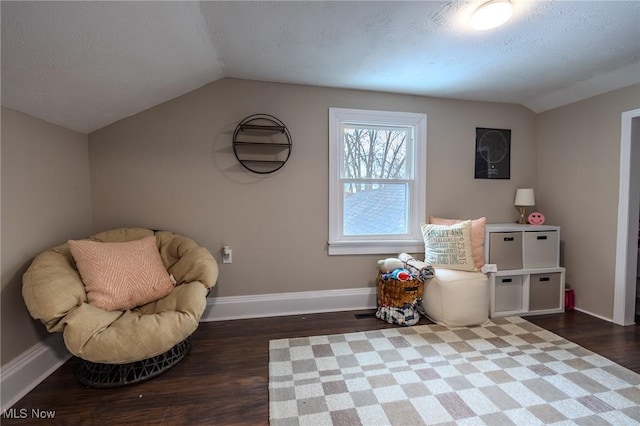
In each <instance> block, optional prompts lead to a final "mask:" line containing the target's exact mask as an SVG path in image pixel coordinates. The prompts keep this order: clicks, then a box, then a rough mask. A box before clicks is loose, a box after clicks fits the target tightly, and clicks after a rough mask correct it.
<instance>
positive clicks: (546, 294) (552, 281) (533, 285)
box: [529, 272, 564, 311]
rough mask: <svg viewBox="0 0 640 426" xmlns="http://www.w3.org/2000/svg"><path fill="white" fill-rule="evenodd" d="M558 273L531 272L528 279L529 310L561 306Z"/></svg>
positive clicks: (558, 307)
mask: <svg viewBox="0 0 640 426" xmlns="http://www.w3.org/2000/svg"><path fill="white" fill-rule="evenodd" d="M560 286H561V283H560V273H559V272H553V273H550V274H531V278H530V281H529V310H530V311H542V310H545V309H560V308H562V307H563V305H562V302H563V301H562V302H561V300H560V297H561V296H562V297H564V294H562V293H561V292H560Z"/></svg>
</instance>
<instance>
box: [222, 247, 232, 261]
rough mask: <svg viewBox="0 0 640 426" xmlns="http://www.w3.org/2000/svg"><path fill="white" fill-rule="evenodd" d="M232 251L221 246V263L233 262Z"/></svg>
mask: <svg viewBox="0 0 640 426" xmlns="http://www.w3.org/2000/svg"><path fill="white" fill-rule="evenodd" d="M232 256H233V250H231V247H229V246H222V263H232V262H233V257H232Z"/></svg>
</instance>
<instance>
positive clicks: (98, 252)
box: [69, 236, 173, 311]
mask: <svg viewBox="0 0 640 426" xmlns="http://www.w3.org/2000/svg"><path fill="white" fill-rule="evenodd" d="M69 248H70V249H71V255H72V256H73V259H74V260H75V262H76V266H77V268H78V272H80V276H81V277H82V281H83V283H84V286H85V290H86V292H87V298H88V299H89V303H91V304H92V305H94V306H96V307H98V308H100V309H104V310H106V311H122V310H127V309H131V308H135V307H136V306H140V305H144V304H145V303H149V302H152V301H154V300H158V299H160V298H162V297H164V296H166V295H167V294H169V293H170V292H171V290H172V289H173V283H172V282H171V278H170V277H169V273H168V272H167V269H166V268H165V267H164V264H163V263H162V259H161V258H160V252H159V251H158V248H157V246H156V238H155V237H153V236H149V237H146V238H143V239H141V240H136V241H127V242H97V241H88V240H78V241H74V240H69Z"/></svg>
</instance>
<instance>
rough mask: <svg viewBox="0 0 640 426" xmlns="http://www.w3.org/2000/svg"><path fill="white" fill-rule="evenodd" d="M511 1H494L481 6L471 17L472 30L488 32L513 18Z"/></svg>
mask: <svg viewBox="0 0 640 426" xmlns="http://www.w3.org/2000/svg"><path fill="white" fill-rule="evenodd" d="M511 12H512V7H511V2H510V1H509V0H492V1H489V2H487V3H484V4H483V5H481V6H480V7H479V8H478V9H477V10H476V11H475V12H474V13H473V16H471V28H473V29H474V30H488V29H491V28H495V27H497V26H499V25H502V24H504V23H505V22H507V21H508V20H509V18H511Z"/></svg>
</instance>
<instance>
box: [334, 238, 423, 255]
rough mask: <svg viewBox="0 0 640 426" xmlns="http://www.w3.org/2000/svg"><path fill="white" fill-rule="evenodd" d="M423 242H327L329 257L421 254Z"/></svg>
mask: <svg viewBox="0 0 640 426" xmlns="http://www.w3.org/2000/svg"><path fill="white" fill-rule="evenodd" d="M422 252H424V241H423V240H395V241H329V255H330V256H334V255H357V254H387V255H398V253H422Z"/></svg>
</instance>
